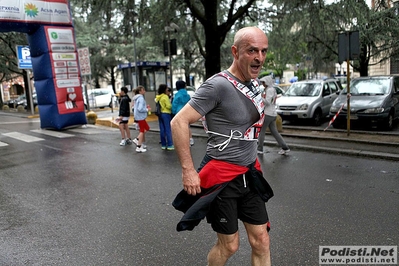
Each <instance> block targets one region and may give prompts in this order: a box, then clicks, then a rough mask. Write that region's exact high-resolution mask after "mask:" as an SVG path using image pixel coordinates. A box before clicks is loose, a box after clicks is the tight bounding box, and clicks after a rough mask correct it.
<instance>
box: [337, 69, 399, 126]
mask: <svg viewBox="0 0 399 266" xmlns="http://www.w3.org/2000/svg"><path fill="white" fill-rule="evenodd" d="M349 90H350V95H351V97H350V120H351V122H354V123H359V124H361V125H366V126H371V127H376V128H380V127H381V128H384V129H386V130H392V129H393V126H394V121H395V120H397V119H398V118H399V75H389V76H369V77H360V78H355V79H353V80H352V81H351V82H350V86H349ZM347 96H348V92H347V89H344V90H343V91H342V92H341V93H340V95H339V96H338V97H337V99H336V100H335V101H334V103H333V105H332V106H331V109H330V116H335V115H336V114H337V113H338V112H339V111H340V110H341V111H340V112H339V114H338V115H337V117H336V118H335V120H334V122H333V127H336V128H340V127H343V126H344V125H345V124H346V121H347V113H348V108H347ZM341 108H342V109H341Z"/></svg>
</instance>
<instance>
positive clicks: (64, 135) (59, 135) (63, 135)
mask: <svg viewBox="0 0 399 266" xmlns="http://www.w3.org/2000/svg"><path fill="white" fill-rule="evenodd" d="M31 131H32V132H35V133H39V134H44V135H47V136H51V137H56V138H60V139H62V138H70V137H74V136H75V135H72V134H68V133H64V132H59V131H54V130H45V129H32V130H31Z"/></svg>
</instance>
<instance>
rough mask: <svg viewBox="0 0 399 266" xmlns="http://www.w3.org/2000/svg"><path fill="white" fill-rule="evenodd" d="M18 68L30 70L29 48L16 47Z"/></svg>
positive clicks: (24, 46)
mask: <svg viewBox="0 0 399 266" xmlns="http://www.w3.org/2000/svg"><path fill="white" fill-rule="evenodd" d="M17 57H18V68H21V69H32V60H31V57H30V49H29V46H26V45H17Z"/></svg>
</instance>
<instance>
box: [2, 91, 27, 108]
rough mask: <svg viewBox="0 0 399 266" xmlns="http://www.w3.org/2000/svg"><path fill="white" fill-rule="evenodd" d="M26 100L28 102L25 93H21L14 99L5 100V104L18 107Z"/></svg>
mask: <svg viewBox="0 0 399 266" xmlns="http://www.w3.org/2000/svg"><path fill="white" fill-rule="evenodd" d="M24 101H25V102H26V96H25V94H22V95H19V96H18V97H17V98H16V99H12V100H8V101H6V102H4V104H5V105H8V107H10V108H17V107H18V105H22V104H23V103H24Z"/></svg>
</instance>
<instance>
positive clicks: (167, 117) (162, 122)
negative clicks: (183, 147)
mask: <svg viewBox="0 0 399 266" xmlns="http://www.w3.org/2000/svg"><path fill="white" fill-rule="evenodd" d="M171 93H172V90H171V89H170V88H168V86H167V85H166V84H160V85H159V87H158V95H156V96H155V102H159V104H160V105H161V115H160V116H158V122H159V132H160V135H161V148H162V150H168V151H172V150H174V149H175V147H174V146H173V140H172V129H171V127H170V121H171V120H172V103H171V102H170V98H169V97H170V95H171Z"/></svg>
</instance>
